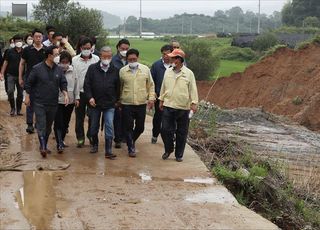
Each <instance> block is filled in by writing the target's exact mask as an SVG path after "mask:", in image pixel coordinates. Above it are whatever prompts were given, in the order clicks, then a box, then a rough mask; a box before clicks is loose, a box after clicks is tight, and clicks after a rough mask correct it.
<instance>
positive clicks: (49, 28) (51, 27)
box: [46, 25, 56, 33]
mask: <svg viewBox="0 0 320 230" xmlns="http://www.w3.org/2000/svg"><path fill="white" fill-rule="evenodd" d="M55 29H56V28H55V27H54V26H52V25H47V26H46V31H47V32H48V33H49V30H55Z"/></svg>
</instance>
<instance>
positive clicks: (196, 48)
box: [183, 40, 219, 80]
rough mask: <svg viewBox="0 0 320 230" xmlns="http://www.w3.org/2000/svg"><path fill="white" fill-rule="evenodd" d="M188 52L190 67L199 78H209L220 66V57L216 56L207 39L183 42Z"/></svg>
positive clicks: (187, 57)
mask: <svg viewBox="0 0 320 230" xmlns="http://www.w3.org/2000/svg"><path fill="white" fill-rule="evenodd" d="M183 47H184V48H183V49H184V51H185V52H186V59H187V65H188V68H190V69H191V70H192V71H193V72H194V75H195V77H196V79H197V80H209V79H210V78H211V77H212V76H213V74H214V72H215V71H216V70H217V69H218V67H219V59H218V58H217V57H215V56H214V55H213V54H212V52H211V49H210V45H209V44H208V43H207V42H206V41H201V40H192V41H189V42H187V43H184V44H183Z"/></svg>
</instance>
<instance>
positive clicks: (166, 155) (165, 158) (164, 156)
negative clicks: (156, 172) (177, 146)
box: [162, 153, 171, 160]
mask: <svg viewBox="0 0 320 230" xmlns="http://www.w3.org/2000/svg"><path fill="white" fill-rule="evenodd" d="M170 154H171V153H164V154H163V155H162V159H163V160H167V159H168V158H169V156H170Z"/></svg>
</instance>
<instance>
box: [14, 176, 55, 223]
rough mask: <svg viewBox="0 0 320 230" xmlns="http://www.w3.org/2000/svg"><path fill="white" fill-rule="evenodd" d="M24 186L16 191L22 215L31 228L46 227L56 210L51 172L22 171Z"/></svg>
mask: <svg viewBox="0 0 320 230" xmlns="http://www.w3.org/2000/svg"><path fill="white" fill-rule="evenodd" d="M23 180H24V186H23V187H22V188H20V190H19V191H18V192H17V193H16V199H17V202H18V205H19V208H20V210H21V211H22V213H23V215H24V216H25V217H26V219H27V220H28V221H29V223H30V224H31V225H32V226H33V229H48V227H49V225H50V221H51V219H52V218H53V216H54V214H55V212H56V197H55V193H54V190H53V173H52V172H35V171H33V172H31V171H27V172H24V173H23Z"/></svg>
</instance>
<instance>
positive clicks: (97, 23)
mask: <svg viewBox="0 0 320 230" xmlns="http://www.w3.org/2000/svg"><path fill="white" fill-rule="evenodd" d="M34 9H35V10H34V13H33V14H34V18H35V19H37V20H40V21H43V22H44V23H46V24H50V25H53V26H55V27H56V28H57V30H59V31H60V32H62V33H64V34H66V35H68V36H69V39H70V40H71V42H72V43H73V44H76V43H77V41H78V39H79V37H80V36H81V35H84V36H88V37H92V36H95V37H98V38H99V41H100V42H99V45H98V46H101V45H104V44H105V43H106V36H107V31H106V30H105V29H104V27H103V18H102V15H101V13H100V12H99V11H98V10H93V9H88V8H86V7H82V6H81V5H80V4H79V3H76V2H69V0H61V1H56V0H40V2H39V4H38V5H34Z"/></svg>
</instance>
